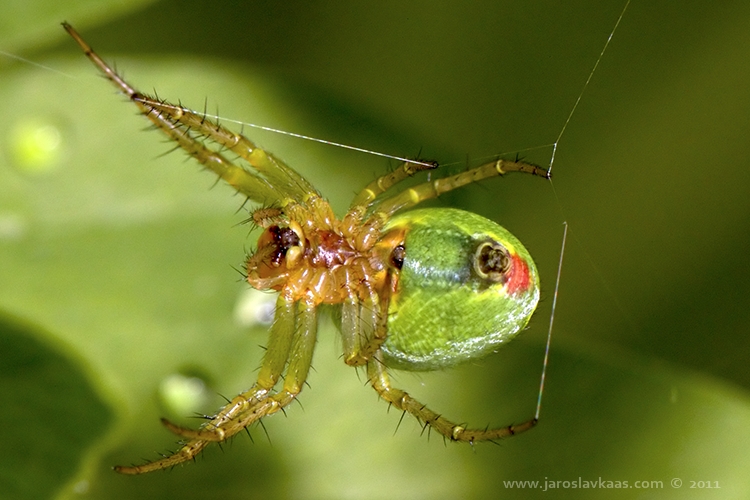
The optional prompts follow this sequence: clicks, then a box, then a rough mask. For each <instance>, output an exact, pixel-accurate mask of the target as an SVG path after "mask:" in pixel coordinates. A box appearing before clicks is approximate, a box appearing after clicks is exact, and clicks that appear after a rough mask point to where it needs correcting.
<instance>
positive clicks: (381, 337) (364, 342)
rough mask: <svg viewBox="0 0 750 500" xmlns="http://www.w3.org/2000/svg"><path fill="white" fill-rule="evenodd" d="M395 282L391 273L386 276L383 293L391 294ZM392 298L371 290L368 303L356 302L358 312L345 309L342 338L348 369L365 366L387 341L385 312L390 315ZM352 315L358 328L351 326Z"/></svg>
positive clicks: (342, 317) (342, 316) (345, 304)
mask: <svg viewBox="0 0 750 500" xmlns="http://www.w3.org/2000/svg"><path fill="white" fill-rule="evenodd" d="M395 279H396V278H395V274H394V272H393V271H392V270H390V271H389V272H388V274H387V275H386V283H385V287H384V290H386V291H389V290H391V289H392V288H393V282H394V280H395ZM390 298H391V294H390V293H387V292H386V293H384V294H383V296H382V297H379V296H378V294H377V292H375V291H374V290H370V295H369V296H368V298H367V300H365V301H362V302H361V303H359V302H357V304H356V307H355V308H353V307H352V306H351V305H348V304H347V303H344V305H343V306H342V311H341V335H342V338H343V339H344V342H343V345H344V362H345V363H346V364H347V365H349V366H362V365H364V364H366V363H367V362H368V361H370V360H371V359H372V357H373V356H374V354H375V353H376V352H377V351H378V349H380V346H381V345H383V342H385V340H386V339H387V338H388V315H387V314H384V313H383V311H388V306H389V305H390ZM347 306H348V307H349V311H347ZM352 315H356V317H355V318H354V321H356V324H352V323H353V321H352V319H351V318H350V316H352ZM345 320H346V322H345Z"/></svg>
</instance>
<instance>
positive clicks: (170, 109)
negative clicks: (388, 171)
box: [63, 23, 317, 204]
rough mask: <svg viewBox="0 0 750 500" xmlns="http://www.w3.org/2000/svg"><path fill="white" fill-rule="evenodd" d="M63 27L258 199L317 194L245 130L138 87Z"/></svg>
mask: <svg viewBox="0 0 750 500" xmlns="http://www.w3.org/2000/svg"><path fill="white" fill-rule="evenodd" d="M63 27H64V28H65V30H66V31H67V32H68V33H69V34H70V36H72V37H73V39H74V40H75V41H76V42H77V43H78V45H80V47H81V49H83V52H84V53H85V55H86V57H88V58H89V59H90V60H91V62H93V63H94V65H95V66H96V67H97V68H99V70H100V71H101V72H102V73H103V74H104V76H105V77H106V78H107V79H108V80H110V81H111V82H112V83H113V84H114V85H115V86H116V87H117V88H118V89H119V90H120V91H121V92H123V93H124V94H125V95H126V96H127V97H128V99H130V100H131V101H133V102H134V103H135V104H136V105H137V106H138V108H140V110H141V111H142V112H143V114H144V115H145V116H146V117H147V118H148V119H149V120H151V121H152V122H153V123H154V124H155V125H156V126H157V127H158V128H159V129H161V130H162V131H163V132H164V133H166V134H167V135H168V136H169V137H170V138H171V139H172V140H174V141H176V142H177V144H179V146H180V147H181V148H182V149H184V150H185V151H186V152H187V153H188V154H189V155H191V156H193V157H194V158H196V159H197V160H198V161H199V162H200V163H201V164H203V166H205V167H206V168H207V169H209V170H211V171H213V172H214V173H216V174H217V175H218V176H219V177H220V178H221V179H223V180H224V181H225V182H227V183H228V184H229V185H230V186H232V187H233V188H234V189H236V190H237V191H238V192H240V193H242V194H244V195H245V196H247V197H248V198H250V199H251V200H253V201H256V202H259V203H271V202H280V203H282V204H286V203H287V200H295V201H298V202H302V201H305V199H306V197H307V196H308V195H309V194H310V193H313V194H317V191H316V190H315V188H314V187H313V186H312V185H311V184H310V183H309V182H308V181H307V180H305V179H304V178H303V177H302V176H301V175H299V174H298V173H297V172H295V171H294V170H292V169H291V168H289V167H288V166H287V165H286V164H284V162H282V161H281V160H279V159H277V158H275V157H274V156H273V155H271V154H270V153H268V152H266V151H265V150H263V149H261V148H259V147H257V146H256V145H255V144H254V143H253V142H251V141H250V140H249V139H247V138H245V137H244V136H242V135H239V134H235V133H234V132H231V131H230V130H228V129H226V128H224V127H222V126H220V125H219V124H218V123H216V122H215V121H212V120H209V119H207V118H206V116H205V115H202V114H199V113H195V112H193V111H192V110H190V109H188V108H184V107H182V106H175V105H172V104H169V103H167V102H163V101H160V100H158V99H154V98H151V97H149V96H147V95H145V94H143V93H141V92H139V91H138V90H136V89H135V88H134V87H133V86H131V85H130V84H129V83H128V82H126V81H125V79H123V78H122V77H121V76H120V75H118V74H117V73H116V72H115V70H114V69H112V67H111V66H109V65H108V64H107V63H106V62H104V60H103V59H102V58H100V57H99V56H98V55H97V54H96V53H95V52H94V51H93V49H92V48H91V46H89V45H88V44H87V43H86V42H85V41H84V40H83V38H81V36H80V35H79V34H78V32H76V30H75V29H74V28H73V27H72V26H70V25H69V24H67V23H63ZM204 139H208V140H210V141H213V142H214V143H216V145H218V147H217V149H216V150H213V149H211V148H208V147H207V146H206V145H205V144H204V143H203V140H204ZM221 149H228V150H230V151H232V152H233V153H235V154H237V155H238V156H239V157H240V158H242V159H244V160H245V161H247V162H248V163H249V164H250V166H252V167H253V169H254V170H255V171H256V172H258V173H259V174H261V175H256V174H254V173H252V172H249V171H247V170H245V169H244V168H241V167H238V166H236V165H234V164H232V162H230V161H229V160H227V159H226V158H225V157H224V156H223V155H222V154H221V153H219V151H220V150H221Z"/></svg>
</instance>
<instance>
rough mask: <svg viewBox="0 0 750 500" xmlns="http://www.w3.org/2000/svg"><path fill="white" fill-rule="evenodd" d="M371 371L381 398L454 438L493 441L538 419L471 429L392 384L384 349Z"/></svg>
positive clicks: (512, 434)
mask: <svg viewBox="0 0 750 500" xmlns="http://www.w3.org/2000/svg"><path fill="white" fill-rule="evenodd" d="M367 375H368V377H369V381H370V384H372V387H373V389H375V390H376V391H377V392H378V394H379V395H380V397H381V398H383V399H384V400H386V401H387V402H388V403H389V404H391V405H393V406H395V407H396V408H398V409H399V410H401V411H404V412H408V413H410V414H411V415H413V416H415V417H416V418H417V420H419V421H420V422H423V423H424V425H429V426H430V427H431V428H433V429H435V430H436V431H437V432H439V433H440V434H442V435H443V436H445V437H446V438H448V439H450V440H451V441H463V442H468V443H474V442H476V441H492V440H494V439H500V438H504V437H509V436H514V435H516V434H518V433H520V432H524V431H527V430H529V429H531V428H532V427H534V426H535V425H536V423H537V419H536V418H533V419H531V420H529V421H527V422H523V423H521V424H518V425H509V426H507V427H500V428H497V429H467V428H466V427H464V426H463V425H458V424H455V423H453V422H451V421H450V420H448V419H446V418H445V417H443V416H441V415H440V414H438V413H435V412H434V411H432V410H430V409H429V408H427V407H426V406H425V405H424V404H422V403H420V402H419V401H417V400H416V399H414V398H412V397H411V396H409V394H408V393H406V392H405V391H402V390H401V389H396V388H394V387H391V382H390V379H389V377H388V372H387V370H386V367H385V365H384V364H383V360H382V357H381V353H380V351H378V352H377V353H376V354H375V356H373V358H372V359H371V360H370V361H369V362H368V363H367Z"/></svg>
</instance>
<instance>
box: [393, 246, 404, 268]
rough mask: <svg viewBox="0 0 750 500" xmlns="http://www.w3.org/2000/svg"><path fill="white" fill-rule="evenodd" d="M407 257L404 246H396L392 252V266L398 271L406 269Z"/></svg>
mask: <svg viewBox="0 0 750 500" xmlns="http://www.w3.org/2000/svg"><path fill="white" fill-rule="evenodd" d="M405 257H406V248H405V247H404V245H396V246H395V247H394V248H393V251H392V252H391V264H392V265H393V267H395V268H396V269H401V268H402V267H404V258H405Z"/></svg>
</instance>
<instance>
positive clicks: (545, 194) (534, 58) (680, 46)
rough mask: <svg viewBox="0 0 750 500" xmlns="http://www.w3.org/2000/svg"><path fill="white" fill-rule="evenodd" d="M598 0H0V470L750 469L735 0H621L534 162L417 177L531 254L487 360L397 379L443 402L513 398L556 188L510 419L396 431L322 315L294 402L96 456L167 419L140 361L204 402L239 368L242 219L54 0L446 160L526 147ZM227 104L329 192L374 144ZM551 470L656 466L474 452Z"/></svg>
mask: <svg viewBox="0 0 750 500" xmlns="http://www.w3.org/2000/svg"><path fill="white" fill-rule="evenodd" d="M622 7H623V3H622V2H604V3H603V2H593V1H590V2H574V3H568V4H565V5H558V2H494V1H485V2H473V3H472V4H471V5H466V4H465V3H463V2H454V3H448V2H439V3H437V2H410V3H408V4H406V5H404V4H403V3H401V2H377V3H375V2H373V3H348V2H333V3H331V2H326V3H323V2H296V1H295V2H283V3H277V2H268V1H265V2H255V1H249V2H245V3H242V4H241V5H238V4H236V3H230V2H212V3H210V4H208V3H206V2H197V1H190V2H176V1H171V2H167V1H164V2H148V1H141V2H134V1H131V2H114V1H111V2H103V1H97V2H94V1H90V2H81V1H75V2H73V1H65V0H63V1H60V0H56V1H54V2H52V1H50V2H45V1H40V0H37V1H33V2H21V1H20V0H11V1H9V2H5V3H4V6H3V13H2V20H0V50H2V51H3V53H0V114H1V116H2V120H0V148H1V149H0V346H2V349H1V350H0V400H2V403H1V404H0V443H2V445H0V451H1V452H0V498H14V499H15V498H49V497H57V498H138V497H147V498H181V499H188V498H216V497H219V496H221V498H225V499H232V498H258V497H265V498H409V499H415V498H487V497H491V498H495V497H498V496H503V495H508V496H515V497H520V496H523V497H530V498H536V497H540V498H542V497H543V498H550V495H551V494H555V497H570V498H602V497H603V496H604V495H606V496H607V498H722V499H726V498H747V497H748V496H750V479H749V478H748V475H747V470H748V468H749V466H750V459H748V453H747V450H748V449H750V397H749V396H748V387H750V371H748V369H747V365H748V353H749V352H750V336H748V335H747V334H748V311H749V310H750V308H748V307H747V305H746V303H747V300H748V297H749V296H750V265H749V264H748V259H747V258H746V255H745V252H746V251H748V250H749V249H750V231H748V225H747V219H748V211H750V196H748V191H750V190H749V189H748V188H750V169H748V158H750V151H749V150H750V141H748V139H747V133H748V130H750V126H749V125H750V124H748V120H749V119H750V109H749V108H750V102H749V100H750V93H748V92H747V89H748V88H750V81H749V80H750V69H749V67H748V65H747V60H748V56H750V5H748V4H747V2H739V1H735V2H722V3H721V6H720V7H719V6H717V5H715V4H712V5H709V4H706V3H705V2H698V1H690V2H679V3H669V2H661V3H652V2H643V1H635V2H633V3H632V4H631V5H630V7H629V9H628V11H627V12H626V14H625V17H624V18H623V20H622V23H621V25H620V27H619V29H618V31H617V33H616V34H615V36H614V38H613V40H612V43H611V45H610V47H609V49H608V51H607V53H606V55H605V56H604V58H603V59H602V60H601V63H600V66H599V69H598V71H597V73H596V74H595V75H594V77H593V79H592V81H591V84H590V86H589V87H588V89H587V91H586V93H585V94H584V96H583V98H582V100H581V103H580V106H579V107H578V109H577V111H576V113H575V114H574V115H573V118H572V120H571V121H570V123H569V124H568V127H567V129H566V131H565V133H564V135H563V136H562V138H561V140H560V142H559V147H558V150H557V156H556V161H555V166H554V175H555V177H554V183H553V185H552V186H553V187H554V189H553V187H551V186H550V185H549V183H545V182H544V181H543V180H540V179H535V178H532V177H530V176H520V175H515V176H508V177H506V178H504V179H493V180H490V181H487V182H485V183H482V184H481V185H477V186H471V187H469V188H466V189H463V190H461V191H459V192H454V193H451V194H450V195H448V196H445V197H444V198H441V200H439V202H438V203H440V204H443V205H450V206H458V207H462V208H466V209H470V210H473V211H476V212H478V213H480V214H482V215H485V216H487V217H490V218H492V219H494V220H496V221H498V222H499V223H501V224H502V225H504V226H506V227H507V228H508V229H510V230H511V231H512V232H514V233H515V234H516V235H517V236H518V237H519V238H520V239H521V240H522V241H523V242H524V243H525V244H526V246H527V247H528V248H529V250H530V251H531V252H532V254H533V255H534V256H535V258H536V259H537V263H538V265H539V267H540V272H541V274H542V279H543V287H544V291H543V303H542V305H541V306H540V309H539V312H538V313H537V315H536V316H535V319H534V320H533V321H532V325H531V328H530V330H529V331H528V332H526V333H525V334H524V335H522V336H521V337H520V338H519V339H518V340H517V341H514V342H513V343H512V344H511V345H509V346H508V347H507V348H505V349H503V350H502V351H501V352H499V353H498V354H496V355H494V356H491V357H490V358H488V359H487V360H484V361H482V362H480V363H475V364H473V365H471V366H465V367H461V368H458V369H455V370H451V371H446V372H441V373H431V374H418V375H415V374H410V373H397V374H395V376H394V378H395V383H396V385H398V386H402V387H404V388H406V389H408V390H409V391H411V392H412V393H413V394H414V395H416V396H417V397H418V398H420V399H422V400H423V401H425V402H427V403H429V404H430V405H431V406H432V407H433V408H435V409H436V410H438V411H440V412H442V413H444V414H445V415H446V416H448V417H449V418H452V419H455V420H457V421H465V422H468V423H470V424H474V425H477V426H484V425H486V424H491V425H505V424H508V423H511V422H519V421H522V420H525V419H527V418H529V417H531V416H532V414H533V410H534V405H535V401H536V390H537V384H538V376H539V372H540V369H541V360H542V356H543V345H544V337H545V335H546V325H547V323H548V317H549V309H550V304H551V298H552V289H553V285H554V283H553V282H554V273H555V267H556V262H557V258H558V255H559V245H560V239H561V233H562V221H563V220H567V221H568V223H569V224H570V238H569V244H568V248H567V251H566V256H565V258H566V262H565V267H564V270H563V278H562V283H561V289H560V297H559V303H558V308H557V315H556V318H555V337H554V343H553V347H552V352H551V361H550V367H549V373H548V384H547V392H546V393H545V400H544V407H543V411H542V421H541V423H540V425H539V426H538V428H536V429H534V430H533V431H531V432H529V433H527V434H524V435H522V436H519V437H516V438H513V439H510V440H506V441H503V442H501V443H500V445H499V446H495V445H492V444H481V445H478V446H476V447H475V449H472V448H471V447H469V446H460V445H451V444H449V445H448V446H445V445H444V444H443V441H442V440H441V439H438V438H436V437H435V436H432V438H431V439H427V437H426V436H420V428H419V426H418V425H417V424H416V422H414V421H413V419H409V418H407V419H405V420H404V422H403V423H402V424H401V425H400V427H399V428H398V431H397V432H396V433H395V435H394V430H395V429H396V427H397V423H398V417H399V415H398V414H397V413H396V412H391V413H388V412H387V411H386V410H387V408H386V405H385V404H384V403H382V402H379V401H378V400H377V397H376V395H375V393H374V391H372V390H371V389H369V388H367V387H365V380H364V377H363V376H362V374H360V375H359V377H358V376H357V374H356V373H355V372H354V370H351V369H349V368H347V367H346V366H345V365H344V364H343V363H342V362H341V361H340V359H338V357H339V349H340V343H339V342H338V341H337V340H336V333H335V332H334V331H333V330H332V329H331V328H330V327H329V326H327V323H326V324H325V325H324V327H323V330H322V331H321V335H320V339H319V347H318V350H317V352H316V357H315V360H314V366H315V371H314V372H313V373H312V374H311V377H310V380H309V383H310V387H309V388H308V389H306V391H305V392H304V393H303V395H302V398H301V403H302V405H304V407H301V406H300V405H295V406H293V407H292V408H290V409H289V410H288V411H287V417H286V418H284V417H283V416H278V417H274V418H271V419H268V420H267V421H266V429H267V433H268V435H269V436H270V439H269V438H267V437H266V436H265V435H264V432H263V430H262V429H254V430H253V431H252V432H251V434H252V436H253V438H254V441H253V442H251V441H250V439H247V438H246V437H239V438H237V439H236V440H234V441H233V442H231V443H230V444H227V445H226V446H224V448H223V453H222V452H221V451H220V450H219V448H218V447H213V448H210V449H209V450H207V451H206V453H205V454H204V455H203V456H201V457H200V458H199V460H198V463H197V464H188V465H187V466H185V467H179V468H176V469H175V470H173V471H171V472H165V473H156V474H151V475H147V476H144V477H135V478H133V477H123V476H119V475H116V474H115V473H113V472H112V471H111V470H110V466H111V465H113V464H120V463H124V464H127V463H131V462H138V461H139V459H141V458H142V457H143V458H155V457H156V456H157V455H156V453H155V452H156V451H164V450H166V449H170V448H174V441H175V439H174V438H173V436H171V435H169V433H168V432H166V431H165V430H164V429H162V428H161V426H160V425H159V422H158V417H159V416H164V415H166V416H170V417H171V418H177V419H179V418H180V417H181V416H183V415H185V414H189V413H190V411H192V409H191V410H190V411H188V410H186V409H185V407H180V406H177V405H175V404H171V405H170V404H169V403H167V402H165V399H164V398H165V395H166V394H172V393H173V391H172V390H171V389H165V387H172V386H171V385H168V383H169V382H171V381H174V380H178V381H179V380H183V381H185V380H194V379H199V380H201V381H203V382H204V383H205V384H206V385H205V387H204V388H203V389H202V390H201V387H200V385H199V386H198V387H197V392H195V393H194V394H193V397H192V398H189V399H190V401H193V402H195V401H197V402H198V403H199V404H198V406H199V411H206V412H211V411H213V409H215V408H216V407H218V406H219V405H220V404H221V402H222V399H221V397H220V396H218V394H222V395H225V396H228V397H231V396H232V395H234V394H235V393H237V392H239V391H241V390H244V389H246V388H247V387H249V386H250V385H251V383H252V381H253V379H254V377H255V370H256V368H257V367H258V364H259V359H260V355H261V352H262V351H261V349H260V348H258V347H257V346H258V345H259V344H264V343H265V327H264V326H263V325H256V326H248V325H247V319H246V318H245V319H242V318H244V317H241V316H239V315H238V312H237V311H238V309H239V308H240V306H241V305H242V304H244V303H246V301H247V296H246V294H245V292H246V289H247V286H246V285H245V284H243V283H241V282H240V281H238V278H239V276H238V274H237V273H236V272H235V271H234V270H233V269H232V266H240V265H241V262H242V259H243V255H244V249H247V248H251V247H252V246H253V239H252V237H249V235H248V227H247V226H239V227H238V223H240V222H241V221H242V220H243V219H244V218H246V217H247V213H246V212H244V211H240V212H237V209H238V207H239V206H240V205H241V202H242V201H241V200H240V199H239V198H238V197H235V196H232V192H231V190H230V189H228V188H226V187H224V186H221V185H219V186H216V187H215V188H213V189H212V188H211V186H212V185H213V183H214V179H213V178H212V177H211V176H210V175H209V174H206V173H203V172H200V168H199V167H198V166H197V165H195V164H193V163H192V162H186V161H185V158H184V156H183V155H181V154H180V153H174V154H169V155H166V156H160V155H161V154H162V153H164V152H165V151H167V150H169V149H170V147H171V145H169V144H166V143H165V142H164V140H163V138H162V136H161V135H160V134H157V133H153V132H143V131H142V130H143V129H144V127H145V126H146V123H145V121H144V120H143V119H142V118H141V117H139V116H137V114H136V113H135V110H134V108H133V107H132V106H130V105H128V104H126V103H124V99H123V98H122V97H120V96H118V95H115V94H114V92H113V89H112V88H111V87H110V86H109V85H108V84H107V83H106V82H104V81H103V80H102V79H101V78H99V76H98V75H97V73H96V71H95V69H94V68H93V66H91V65H90V63H89V62H88V61H87V60H86V59H85V58H84V57H83V55H82V54H81V52H80V51H79V49H78V47H77V46H76V45H75V44H74V43H73V42H72V41H71V40H70V39H68V38H67V35H66V34H65V33H64V31H63V30H62V28H61V27H60V26H59V23H60V22H61V21H63V20H66V21H68V22H70V23H71V24H73V25H74V26H75V27H76V28H77V29H78V30H79V31H80V32H81V33H82V34H83V36H84V38H85V39H87V40H88V41H89V42H90V43H91V44H92V46H93V47H94V48H95V49H96V50H97V51H98V52H99V53H100V55H102V56H103V57H104V58H105V59H106V60H108V61H109V62H113V63H114V62H116V63H117V67H118V68H119V70H120V71H121V72H123V73H124V75H125V76H126V77H127V78H129V79H130V80H131V81H132V83H133V84H135V85H136V86H137V87H139V88H141V89H142V90H144V91H146V92H150V91H152V89H156V91H158V93H159V95H160V96H162V97H165V98H168V99H170V100H173V101H177V100H180V101H181V102H182V103H184V104H186V105H188V106H190V107H193V108H198V109H202V108H203V106H204V101H207V103H208V104H207V109H208V110H209V112H212V111H215V110H217V109H218V111H219V114H221V115H222V116H226V117H228V118H232V119H237V120H242V121H250V122H254V123H260V124H263V125H268V126H272V127H277V128H282V129H286V130H292V131H295V132H299V133H303V134H307V135H312V136H316V137H323V138H326V139H330V140H334V141H337V142H344V143H349V144H354V145H357V146H360V147H364V148H370V149H374V150H378V151H383V152H387V153H391V154H397V155H409V156H416V155H420V156H421V157H422V158H427V159H436V160H439V161H440V162H441V163H443V164H445V165H447V169H448V170H450V169H451V168H454V169H461V168H464V167H465V166H466V164H467V162H468V164H470V165H475V164H477V162H478V161H480V160H481V159H483V158H486V157H489V156H492V155H496V154H500V153H506V154H509V155H510V156H511V157H512V156H514V155H515V154H516V152H517V151H522V153H521V154H522V155H523V156H524V157H525V158H526V159H528V160H530V161H533V162H535V163H539V164H542V165H546V164H548V163H549V159H550V155H551V148H550V147H549V145H550V144H551V143H553V142H554V141H555V140H556V139H557V137H558V135H559V134H560V131H561V130H562V127H563V124H564V123H565V121H566V119H567V117H568V114H569V113H570V111H571V109H572V107H573V105H574V103H575V101H576V98H577V97H578V96H579V94H580V92H581V89H582V87H583V84H584V82H585V81H586V78H587V77H588V75H589V73H590V70H591V68H592V66H593V64H594V63H595V61H596V60H597V58H598V55H599V53H600V52H601V50H602V48H603V46H604V43H605V41H606V40H607V37H608V36H609V34H610V33H611V31H612V28H613V26H614V24H615V21H616V20H617V18H618V16H619V14H620V11H621V10H622ZM11 55H12V56H19V57H23V58H28V59H29V60H31V61H33V62H35V63H38V64H41V65H44V66H45V67H40V66H37V65H34V64H31V63H28V62H24V61H19V60H17V59H14V58H12V57H10V56H11ZM246 132H247V134H248V135H249V136H251V137H253V138H255V139H256V140H257V141H258V142H259V143H260V144H262V145H263V146H265V147H266V148H267V149H269V150H271V151H273V152H275V153H277V154H278V155H279V156H281V157H282V158H284V159H285V160H286V161H287V162H288V163H289V164H290V165H292V166H294V167H295V168H297V169H298V170H299V171H300V172H302V173H303V174H304V175H305V176H307V177H308V178H309V179H310V180H311V181H312V182H313V183H314V184H315V185H317V186H318V187H319V188H320V190H321V191H322V192H323V193H326V194H327V195H329V196H330V198H331V200H332V201H333V203H334V205H335V206H336V207H337V208H338V209H339V210H342V211H343V209H344V208H345V207H346V206H347V203H348V201H349V200H350V199H351V197H352V196H353V193H354V192H355V191H357V190H358V189H359V188H360V187H362V186H363V185H364V184H365V183H366V182H369V181H370V180H372V179H373V178H374V176H376V175H377V174H379V173H382V172H384V171H385V170H386V169H388V168H389V167H390V166H391V165H392V164H390V163H389V162H388V161H386V160H383V159H381V158H377V157H373V156H368V155H363V154H358V153H352V152H349V151H343V150H340V149H337V148H333V147H330V146H325V145H318V144H314V143H310V142H306V141H300V140H297V139H291V138H288V137H283V136H278V135H274V134H267V133H260V132H256V131H254V130H248V129H246ZM451 165H452V166H451ZM176 376H177V377H176ZM180 377H182V378H180ZM188 385H189V387H193V386H191V385H190V384H188ZM183 422H187V423H189V424H191V425H197V423H198V422H197V421H196V420H183ZM269 441H270V442H269ZM579 478H581V479H583V480H594V481H598V479H599V478H601V479H603V480H605V481H628V482H629V484H630V485H631V486H633V485H634V484H635V482H636V481H639V480H646V481H662V482H663V488H661V489H645V490H644V489H636V488H630V489H626V490H625V489H621V490H607V491H601V490H599V489H594V490H578V489H561V490H559V491H556V492H554V493H550V492H549V491H548V492H543V491H541V490H531V489H524V490H523V491H520V490H513V491H509V488H508V487H507V486H506V485H505V484H504V482H503V481H508V480H537V481H545V480H553V481H573V480H578V479H579ZM674 478H679V479H681V481H682V487H681V488H673V487H672V486H670V481H671V480H672V479H674ZM698 481H703V483H698ZM705 482H709V485H710V486H711V487H712V488H710V489H706V488H705V487H704V488H697V486H706V483H705ZM691 486H696V488H691Z"/></svg>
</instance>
